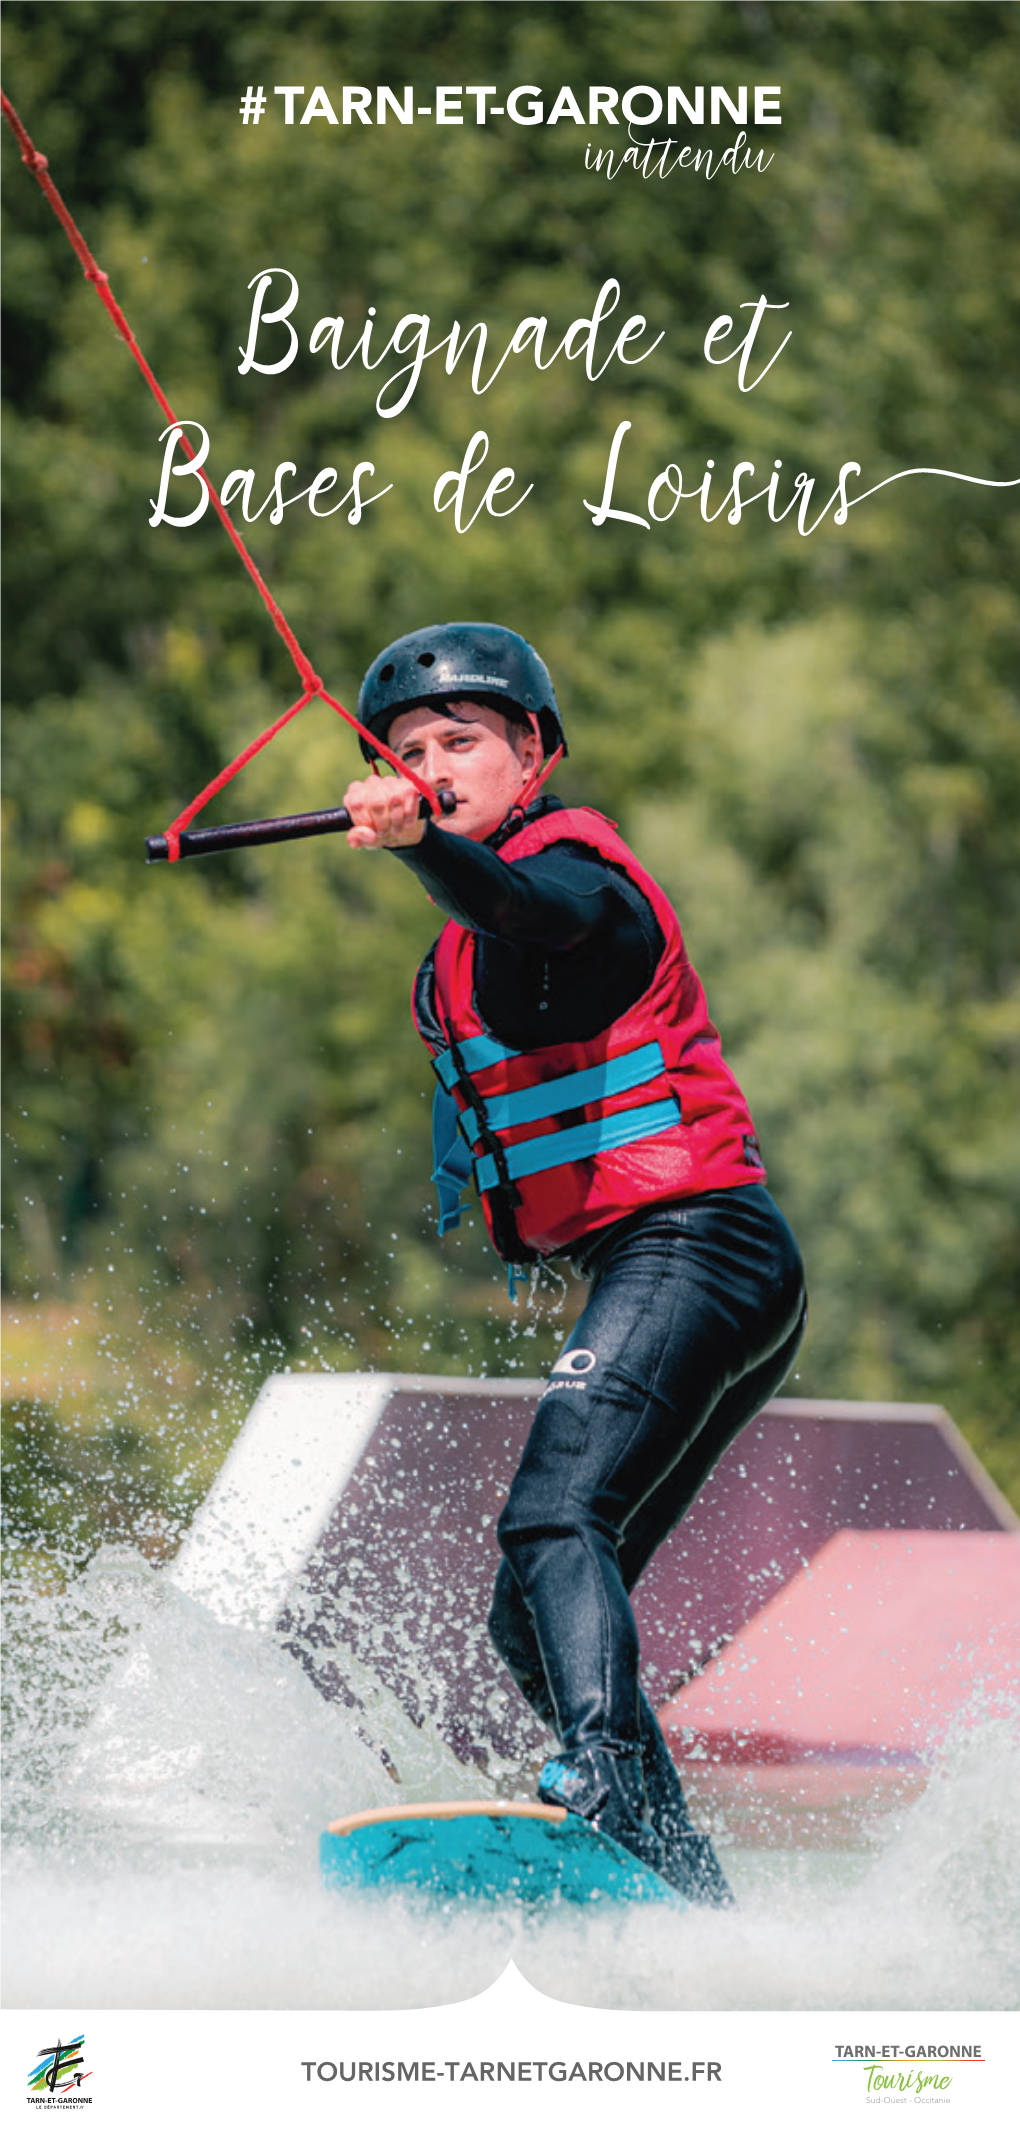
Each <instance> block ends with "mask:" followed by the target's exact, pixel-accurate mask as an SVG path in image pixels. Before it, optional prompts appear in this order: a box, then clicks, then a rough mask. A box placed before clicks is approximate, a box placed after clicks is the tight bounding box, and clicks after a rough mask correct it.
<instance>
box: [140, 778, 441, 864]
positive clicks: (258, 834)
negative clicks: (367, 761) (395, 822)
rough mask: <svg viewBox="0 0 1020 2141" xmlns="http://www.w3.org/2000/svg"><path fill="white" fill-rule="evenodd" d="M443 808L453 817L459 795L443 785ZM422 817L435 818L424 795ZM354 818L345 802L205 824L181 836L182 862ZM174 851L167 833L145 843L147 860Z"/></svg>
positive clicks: (336, 826)
mask: <svg viewBox="0 0 1020 2141" xmlns="http://www.w3.org/2000/svg"><path fill="white" fill-rule="evenodd" d="M439 808H440V810H441V811H442V814H443V816H444V818H449V817H451V816H452V814H453V812H454V811H455V810H456V808H457V798H456V796H455V795H454V793H453V790H452V789H450V788H440V790H439ZM418 816H419V818H431V816H432V805H431V803H429V802H428V801H427V800H426V798H425V797H424V796H422V799H421V802H420V803H419V805H418ZM352 822H353V821H352V818H351V814H350V811H349V810H346V809H345V807H344V805H343V804H342V803H339V804H337V806H336V809H335V810H305V811H302V812H301V813H300V815H299V816H298V817H296V818H252V819H251V820H250V821H249V822H248V824H246V825H204V826H200V827H199V828H198V830H197V831H196V832H183V833H182V834H181V835H180V842H181V850H180V852H181V861H182V862H183V861H184V860H185V857H186V856H189V855H217V854H221V853H222V852H223V851H224V850H225V849H226V848H232V847H270V846H272V844H273V843H274V842H275V841H277V840H310V839H312V838H313V837H314V835H315V834H317V833H346V832H349V830H350V827H351V824H352ZM169 854H170V850H169V847H168V845H167V837H166V834H165V833H153V834H152V835H151V837H150V838H149V839H147V840H146V843H145V860H146V862H166V861H167V860H168V859H169Z"/></svg>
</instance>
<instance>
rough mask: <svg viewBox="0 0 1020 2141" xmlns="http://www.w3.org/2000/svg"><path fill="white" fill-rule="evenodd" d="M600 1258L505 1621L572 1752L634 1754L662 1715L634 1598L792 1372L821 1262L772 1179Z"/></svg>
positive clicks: (556, 1403)
mask: <svg viewBox="0 0 1020 2141" xmlns="http://www.w3.org/2000/svg"><path fill="white" fill-rule="evenodd" d="M588 1268H589V1270H590V1272H591V1275H592V1287H591V1293H590V1295H589V1298H588V1304H587V1307H586V1308H585V1310H584V1313H583V1315H582V1316H581V1319H580V1321H579V1323H578V1324H577V1325H576V1327H575V1329H574V1330H573V1331H572V1333H571V1335H570V1339H569V1341H568V1344H567V1346H566V1349H565V1351H564V1352H563V1354H562V1355H561V1357H560V1359H559V1360H558V1361H557V1363H556V1366H555V1368H554V1369H553V1372H552V1376H551V1379H550V1382H549V1385H548V1388H547V1390H546V1391H545V1393H544V1394H543V1397H542V1399H541V1402H540V1404H539V1407H538V1411H537V1413H536V1415H535V1421H534V1425H533V1427H532V1430H531V1434H530V1436H529V1439H528V1443H527V1447H526V1448H525V1451H524V1455H523V1457H522V1459H521V1463H520V1467H519V1469H518V1472H517V1476H516V1478H515V1480H514V1483H513V1486H512V1487H511V1489H510V1496H509V1500H508V1501H507V1505H506V1508H505V1509H504V1511H503V1514H502V1517H501V1518H500V1522H499V1542H500V1545H501V1547H502V1550H503V1556H504V1559H503V1562H502V1564H501V1566H500V1570H499V1575H498V1578H497V1582H496V1593H495V1599H494V1602H493V1608H492V1613H491V1616H490V1621H489V1629H490V1633H491V1635H492V1639H493V1641H494V1643H495V1645H496V1649H497V1650H498V1652H499V1654H500V1656H501V1657H502V1659H503V1660H504V1662H505V1664H506V1665H507V1666H508V1667H509V1670H510V1672H511V1673H512V1675H513V1677H514V1679H515V1680H516V1682H517V1685H518V1687H519V1688H520V1689H521V1692H522V1694H523V1695H524V1696H525V1697H526V1699H527V1701H528V1702H529V1703H530V1704H531V1706H532V1708H533V1709H534V1710H535V1711H536V1712H537V1714H538V1715H539V1717H541V1718H542V1719H543V1721H544V1722H545V1723H546V1724H549V1725H552V1726H553V1727H554V1729H555V1730H556V1731H557V1732H558V1734H559V1738H560V1741H561V1744H562V1745H563V1747H564V1748H565V1749H567V1750H573V1749H577V1748H580V1747H584V1746H590V1745H592V1744H594V1743H596V1742H597V1743H601V1744H603V1745H611V1746H614V1747H616V1748H618V1749H621V1750H626V1751H627V1752H628V1753H631V1752H633V1751H634V1750H635V1748H636V1747H637V1746H638V1745H639V1744H640V1741H641V1738H642V1736H643V1731H642V1727H643V1726H644V1728H645V1730H647V1726H648V1722H649V1721H648V1712H647V1706H646V1705H645V1703H644V1702H643V1701H642V1702H641V1703H640V1710H639V1693H638V1639H637V1629H636V1627H635V1622H634V1615H633V1612H632V1610H631V1605H630V1599H629V1595H628V1594H629V1593H630V1592H631V1591H632V1590H633V1587H634V1585H635V1584H636V1582H637V1580H638V1577H639V1576H640V1574H641V1572H642V1570H643V1569H644V1568H645V1567H646V1565H647V1563H648V1562H649V1561H650V1559H651V1557H652V1555H653V1554H654V1552H655V1550H656V1548H657V1547H658V1546H660V1545H661V1544H662V1541H663V1540H664V1539H665V1538H666V1537H667V1535H668V1534H669V1532H671V1531H672V1530H673V1528H674V1526H675V1525H676V1524H678V1523H679V1521H680V1519H681V1517H682V1516H683V1515H684V1512H685V1510H687V1509H689V1507H690V1505H691V1503H692V1502H693V1500H694V1498H695V1495H696V1494H697V1493H698V1491H699V1489H700V1488H701V1487H702V1486H703V1485H704V1482H705V1480H706V1479H707V1478H708V1475H709V1473H710V1472H711V1470H712V1467H713V1465H715V1464H716V1462H717V1460H718V1459H719V1457H720V1456H721V1455H722V1452H723V1450H725V1449H726V1448H727V1446H728V1444H729V1443H731V1442H732V1441H733V1439H734V1436H736V1435H738V1434H739V1433H740V1430H741V1428H742V1427H745V1426H746V1425H747V1423H748V1421H749V1420H751V1419H753V1418H754V1415H755V1413H756V1412H758V1411H759V1409H760V1407H761V1406H762V1405H764V1404H765V1402H766V1400H767V1399H768V1398H769V1397H771V1395H772V1393H773V1392H774V1391H775V1390H776V1389H778V1387H779V1385H780V1383H781V1382H782V1381H783V1379H784V1377H785V1376H786V1375H787V1374H788V1372H789V1369H790V1367H791V1365H792V1362H793V1360H794V1357H795V1355H796V1352H797V1348H798V1346H799V1344H800V1340H801V1335H802V1332H803V1328H804V1319H805V1313H806V1306H805V1295H804V1274H803V1269H802V1266H801V1260H800V1254H799V1252H798V1249H797V1244H796V1242H795V1240H794V1237H793V1235H792V1233H791V1231H790V1228H789V1227H788V1225H787V1223H786V1221H785V1219H784V1218H783V1215H782V1213H781V1212H780V1210H779V1208H778V1206H777V1205H776V1204H775V1203H774V1202H773V1200H772V1198H771V1197H770V1196H769V1194H768V1191H767V1190H766V1189H764V1188H763V1187H762V1186H761V1185H759V1184H755V1185H752V1186H750V1187H748V1188H747V1189H731V1190H721V1191H716V1192H712V1193H710V1194H709V1195H706V1196H701V1197H690V1198H687V1199H685V1200H684V1201H682V1202H680V1203H677V1204H675V1205H670V1206H669V1207H665V1208H663V1207H659V1208H656V1209H655V1210H652V1211H650V1212H646V1213H644V1214H643V1215H641V1214H639V1215H637V1216H636V1217H635V1219H634V1220H633V1221H632V1222H627V1223H625V1224H624V1225H623V1226H622V1227H619V1228H614V1229H613V1230H612V1232H611V1234H610V1235H609V1236H608V1237H605V1238H604V1240H603V1241H602V1242H601V1243H599V1245H598V1246H597V1248H596V1251H595V1253H594V1255H593V1256H592V1257H591V1258H590V1259H589V1265H588ZM642 1712H643V1713H644V1714H643V1718H642V1715H641V1713H642Z"/></svg>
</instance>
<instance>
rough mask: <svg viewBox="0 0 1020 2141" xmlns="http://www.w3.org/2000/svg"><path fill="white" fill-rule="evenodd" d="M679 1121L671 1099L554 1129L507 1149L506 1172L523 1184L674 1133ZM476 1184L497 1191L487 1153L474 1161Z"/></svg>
mask: <svg viewBox="0 0 1020 2141" xmlns="http://www.w3.org/2000/svg"><path fill="white" fill-rule="evenodd" d="M679 1121H680V1108H679V1105H678V1103H677V1102H676V1101H675V1100H672V1099H671V1100H659V1101H656V1102H655V1103H654V1104H653V1105H652V1106H651V1107H648V1108H624V1109H622V1110H621V1112H620V1113H619V1114H618V1115H603V1116H602V1117H601V1118H600V1120H599V1121H598V1122H594V1123H578V1124H577V1125H576V1126H575V1128H574V1129H572V1130H555V1131H553V1133H552V1135H551V1136H550V1137H527V1138H523V1139H522V1140H521V1143H520V1144H519V1145H506V1146H504V1148H503V1152H504V1158H505V1160H506V1171H507V1174H508V1175H509V1177H510V1180H511V1182H520V1181H522V1180H523V1179H524V1177H525V1176H526V1175H540V1174H543V1173H544V1172H545V1170H546V1168H549V1167H564V1166H568V1165H569V1164H570V1163H571V1161H573V1160H591V1159H594V1157H595V1154H596V1153H597V1152H612V1151H615V1150H616V1149H617V1148H618V1147H619V1146H621V1145H636V1144H638V1143H639V1141H640V1139H641V1138H645V1137H657V1136H658V1135H659V1133H660V1132H661V1131H663V1130H675V1129H676V1127H677V1124H678V1123H679ZM475 1181H476V1182H477V1184H478V1187H479V1189H484V1190H490V1189H495V1187H496V1184H497V1182H498V1181H499V1174H498V1172H497V1168H496V1163H495V1160H493V1159H490V1157H489V1155H488V1153H486V1154H484V1156H483V1157H482V1158H481V1159H480V1160H476V1161H475Z"/></svg>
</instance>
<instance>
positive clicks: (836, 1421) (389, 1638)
mask: <svg viewBox="0 0 1020 2141" xmlns="http://www.w3.org/2000/svg"><path fill="white" fill-rule="evenodd" d="M542 1387H543V1386H542V1385H541V1384H538V1383H524V1382H509V1381H508V1382H502V1383H495V1382H492V1383H484V1382H469V1381H460V1380H458V1379H454V1378H449V1377H410V1376H400V1377H398V1376H394V1377H382V1376H350V1375H337V1376H330V1375H301V1376H298V1375H293V1376H274V1377H272V1378H271V1379H270V1381H269V1382H268V1383H267V1385H266V1386H265V1388H264V1390H263V1392H262V1393H261V1395H260V1397H259V1400H258V1402H257V1404H256V1406H255V1408H254V1409H253V1412H252V1414H251V1416H250V1418H249V1421H248V1422H247V1424H246V1426H245V1428H244V1430H243V1431H242V1434H241V1435H240V1437H239V1438H238V1441H237V1443H236V1444H235V1446H234V1449H233V1450H232V1452H231V1454H230V1457H229V1458H228V1460H227V1463H226V1464H225V1466H224V1468H223V1471H222V1473H221V1474H220V1478H219V1480H218V1481H217V1483H216V1485H215V1487H214V1488H213V1490H212V1493H211V1494H210V1496H209V1497H208V1500H207V1501H206V1503H205V1504H204V1505H203V1508H202V1509H201V1510H200V1511H199V1514H198V1516H197V1517H196V1520H195V1524H194V1526H193V1528H192V1532H191V1534H190V1535H189V1538H188V1540H187V1541H186V1542H185V1545H184V1547H183V1549H182V1551H181V1554H180V1556H179V1558H178V1561H177V1563H176V1564H175V1566H174V1571H173V1574H174V1577H175V1580H176V1581H177V1582H178V1583H179V1584H180V1585H181V1586H182V1588H184V1589H185V1590H187V1591H188V1592H189V1593H190V1594H191V1595H192V1596H194V1597H196V1598H199V1599H201V1600H202V1601H203V1602H204V1603H206V1604H207V1605H209V1606H210V1607H211V1608H212V1610H213V1611H215V1612H216V1613H218V1614H219V1615H220V1616H221V1617H222V1618H224V1619H227V1620H232V1621H242V1622H249V1623H252V1624H254V1625H262V1626H266V1627H273V1626H275V1627H277V1628H278V1629H279V1631H280V1634H281V1636H282V1637H283V1639H284V1641H285V1642H287V1643H288V1644H289V1645H290V1646H291V1648H292V1649H293V1650H294V1651H295V1653H296V1655H297V1656H298V1657H300V1659H301V1661H302V1663H303V1664H304V1666H305V1668H306V1670H307V1671H308V1672H309V1674H310V1675H311V1677H312V1678H313V1680H314V1681H315V1682H316V1684H317V1685H318V1686H319V1687H320V1689H321V1690H322V1693H323V1694H324V1695H325V1696H327V1697H329V1698H339V1699H342V1700H349V1699H350V1698H351V1693H352V1687H351V1678H352V1676H351V1671H350V1659H351V1657H352V1655H353V1657H354V1658H355V1659H356V1660H358V1661H359V1662H360V1664H361V1665H362V1666H363V1667H364V1668H366V1669H367V1670H368V1671H370V1672H371V1673H372V1674H374V1675H375V1676H376V1677H377V1678H378V1679H379V1680H380V1681H381V1682H382V1684H383V1685H384V1686H385V1687H387V1688H389V1689H391V1690H392V1691H393V1692H394V1693H395V1694H397V1695H398V1696H399V1698H400V1700H401V1701H402V1703H403V1704H404V1705H405V1707H406V1708H407V1710H408V1712H409V1713H410V1714H411V1715H415V1716H421V1715H423V1714H427V1715H429V1716H431V1717H432V1718H433V1719H434V1720H435V1723H436V1725H437V1726H438V1728H439V1730H440V1732H441V1733H442V1735H443V1737H444V1738H445V1739H446V1740H447V1741H448V1743H449V1744H450V1745H451V1746H452V1747H454V1748H455V1750H456V1751H457V1752H458V1753H459V1754H460V1755H461V1756H462V1757H467V1758H470V1757H471V1756H472V1755H473V1754H477V1753H480V1752H482V1751H483V1750H485V1749H487V1748H492V1749H493V1750H494V1751H495V1752H497V1753H498V1754H500V1755H503V1756H505V1757H509V1758H516V1757H518V1756H523V1755H525V1754H526V1752H527V1750H528V1749H529V1748H530V1747H533V1746H534V1745H536V1744H537V1735H536V1733H535V1731H534V1729H533V1728H532V1726H531V1725H530V1722H529V1719H528V1714H527V1712H526V1711H525V1709H524V1706H523V1704H522V1703H521V1702H520V1699H519V1697H518V1696H517V1694H516V1691H515V1690H514V1689H513V1688H512V1686H511V1685H510V1683H509V1681H508V1680H507V1679H506V1677H505V1676H504V1675H503V1674H502V1672H501V1671H499V1670H498V1669H497V1668H496V1666H495V1661H494V1657H493V1654H492V1652H491V1650H490V1648H489V1644H488V1638H487V1636H486V1633H485V1617H486V1613H487V1610H488V1602H489V1597H490V1594H491V1588H492V1582H493V1579H494V1576H495V1572H496V1567H497V1564H498V1549H497V1546H496V1540H495V1523H496V1518H497V1516H498V1513H499V1510H500V1507H501V1506H502V1502H503V1499H504V1497H505V1494H506V1491H507V1488H508V1486H509V1482H510V1479H511V1476H512V1473H513V1470H514V1466H515V1464H516V1461H517V1458H518V1456H519V1453H520V1451H521V1449H522V1447H523V1444H524V1441H525V1439H526V1436H527V1432H528V1428H529V1425H530V1421H531V1417H532V1414H533V1412H534V1408H535V1404H536V1402H537V1399H538V1397H539V1395H540V1394H541V1390H542ZM1016 1525H1017V1519H1016V1518H1015V1517H1014V1516H1013V1514H1012V1512H1011V1511H1010V1510H1009V1508H1008V1506H1007V1505H1006V1503H1005V1502H1004V1501H1003V1500H1002V1497H1001V1496H1000V1495H998V1494H997V1492H996V1490H995V1488H994V1487H993V1486H992V1485H991V1482H990V1481H989V1480H988V1479H987V1477H986V1476H985V1474H984V1473H983V1472H982V1470H981V1468H980V1466H979V1465H978V1464H977V1461H976V1460H975V1459H974V1457H973V1456H972V1454H971V1452H970V1451H969V1449H968V1448H967V1445H966V1444H965V1443H964V1441H963V1438H962V1437H961V1436H960V1434H959V1433H958V1431H957V1429H956V1428H955V1427H954V1426H953V1424H952V1422H951V1421H950V1420H949V1419H948V1417H947V1415H946V1414H945V1413H944V1412H942V1411H941V1410H940V1409H939V1408H937V1407H923V1406H892V1405H890V1406H878V1405H876V1406H870V1405H846V1404H842V1405H841V1404H834V1405H822V1404H818V1405H815V1404H811V1403H807V1402H804V1401H794V1402H789V1403H777V1404H773V1405H770V1406H767V1407H766V1408H765V1410H764V1411H763V1413H762V1414H761V1415H760V1416H759V1418H758V1419H757V1420H756V1421H755V1422H753V1423H752V1425H751V1427H749V1428H748V1429H746V1430H745V1432H744V1434H743V1435H742V1436H741V1437H740V1439H739V1441H738V1442H737V1443H735V1444H734V1445H733V1447H732V1449H730V1450H729V1451H728V1452H727V1453H726V1455H725V1456H724V1458H723V1460H722V1462H721V1463H720V1465H719V1466H718V1468H717V1471H716V1472H715V1474H714V1475H713V1477H712V1479H711V1480H710V1481H709V1482H708V1485H707V1486H706V1487H705V1488H704V1489H703V1491H702V1493H701V1495H700V1496H699V1497H698V1500H697V1501H696V1503H695V1504H694V1506H693V1508H692V1510H691V1512H690V1514H689V1516H688V1518H687V1520H686V1521H685V1523H684V1525H683V1526H682V1528H681V1529H680V1530H679V1531H678V1532H677V1533H675V1534H674V1536H673V1537H672V1539H670V1540H669V1541H668V1542H667V1544H666V1546H665V1547H664V1548H663V1550H662V1552H661V1553H660V1555H659V1556H658V1558H657V1561H656V1563H655V1566H654V1568H653V1569H652V1570H651V1571H650V1572H649V1573H648V1575H646V1577H645V1578H644V1579H643V1581H642V1583H641V1584H640V1585H639V1587H638V1590H637V1592H636V1594H635V1607H636V1610H637V1614H638V1620H639V1625H640V1629H641V1641H642V1654H643V1658H644V1666H645V1678H646V1682H647V1684H648V1686H649V1689H650V1692H651V1693H652V1695H653V1697H654V1698H655V1699H656V1700H657V1701H658V1702H661V1701H663V1700H664V1699H665V1698H666V1697H667V1696H668V1695H669V1694H670V1693H671V1692H673V1691H674V1690H675V1689H676V1688H677V1687H678V1686H679V1685H680V1684H681V1682H682V1681H683V1680H684V1678H685V1677H686V1676H687V1675H688V1674H689V1673H690V1672H691V1671H692V1670H693V1669H694V1667H695V1666H696V1665H697V1664H698V1662H699V1661H700V1660H703V1659H704V1657H705V1656H706V1654H707V1653H709V1652H710V1651H712V1650H713V1649H714V1648H716V1647H718V1646H719V1645H720V1644H721V1643H723V1642H724V1641H726V1640H728V1639H729V1638H731V1637H732V1636H733V1635H735V1634H736V1633H737V1631H738V1630H739V1629H740V1628H741V1627H742V1626H743V1625H744V1624H745V1622H747V1621H748V1620H749V1619H750V1617H751V1616H752V1614H754V1613H755V1612H756V1611H758V1610H759V1609H760V1608H761V1607H762V1606H763V1605H764V1604H765V1603H766V1602H767V1601H768V1600H769V1599H770V1598H771V1597H773V1596H774V1594H775V1593H776V1592H777V1591H778V1590H779V1589H781V1587H782V1586H783V1584H785V1583H786V1582H788V1581H789V1579H790V1578H791V1577H792V1576H794V1575H795V1574H796V1573H797V1571H798V1570H799V1569H800V1568H802V1567H803V1565H804V1563H805V1562H806V1561H807V1560H808V1558H809V1557H810V1556H811V1555H812V1554H814V1553H815V1552H817V1550H818V1548H819V1547H820V1546H822V1545H824V1543H825V1541H826V1539H828V1538H830V1537H831V1536H832V1534H833V1533H834V1532H836V1531H839V1530H843V1529H846V1528H847V1527H848V1526H853V1527H854V1528H856V1529H862V1528H874V1529H882V1528H885V1527H894V1528H906V1529H910V1530H913V1531H917V1530H943V1531H986V1532H989V1531H990V1532H996V1531H1000V1532H1001V1531H1004V1530H1006V1529H1008V1528H1015V1527H1016Z"/></svg>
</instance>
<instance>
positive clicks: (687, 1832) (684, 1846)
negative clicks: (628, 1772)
mask: <svg viewBox="0 0 1020 2141" xmlns="http://www.w3.org/2000/svg"><path fill="white" fill-rule="evenodd" d="M638 1718H639V1723H640V1728H641V1766H642V1769H643V1771H644V1785H645V1794H646V1797H647V1806H648V1815H649V1818H650V1820H651V1823H652V1826H653V1828H654V1830H655V1834H656V1836H657V1837H658V1839H659V1843H660V1845H661V1847H662V1849H661V1858H660V1862H659V1868H658V1871H659V1872H660V1873H661V1875H662V1878H663V1880H664V1881H668V1882H669V1883H670V1886H671V1887H672V1888H677V1889H679V1891H680V1894H681V1895H682V1896H686V1898H687V1901H688V1902H689V1903H703V1904H708V1905H710V1906H711V1907H712V1908H713V1909H715V1910H728V1909H732V1907H733V1906H734V1905H735V1903H736V1897H735V1896H734V1894H733V1890H732V1888H731V1887H730V1884H729V1882H728V1881H727V1879H726V1875H725V1874H724V1872H723V1870H722V1867H721V1866H720V1864H719V1861H718V1859H717V1857H716V1854H715V1846H714V1844H713V1842H712V1839H711V1837H710V1836H705V1835H703V1834H702V1832H701V1831H700V1830H699V1829H696V1828H695V1827H694V1823H693V1822H692V1820H691V1817H690V1814H689V1813H688V1811H687V1801H686V1799H685V1798H684V1790H683V1785H682V1784H681V1782H680V1779H679V1777H678V1776H677V1773H676V1770H675V1768H674V1766H673V1759H672V1756H671V1754H670V1751H669V1748H668V1747H667V1745H666V1742H665V1740H664V1738H663V1736H662V1730H661V1727H660V1725H659V1721H658V1718H657V1717H656V1715H655V1712H654V1710H653V1709H652V1706H651V1703H650V1702H649V1701H648V1699H647V1697H646V1696H645V1695H643V1694H642V1695H641V1696H640V1697H639V1711H638ZM543 1796H544V1795H543V1793H542V1789H541V1785H539V1797H540V1798H541V1797H543ZM620 1840H621V1842H622V1841H623V1838H621V1839H620Z"/></svg>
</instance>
